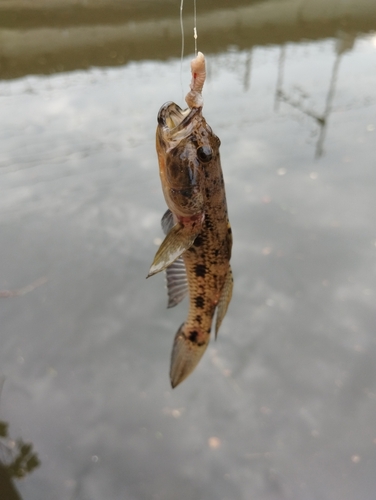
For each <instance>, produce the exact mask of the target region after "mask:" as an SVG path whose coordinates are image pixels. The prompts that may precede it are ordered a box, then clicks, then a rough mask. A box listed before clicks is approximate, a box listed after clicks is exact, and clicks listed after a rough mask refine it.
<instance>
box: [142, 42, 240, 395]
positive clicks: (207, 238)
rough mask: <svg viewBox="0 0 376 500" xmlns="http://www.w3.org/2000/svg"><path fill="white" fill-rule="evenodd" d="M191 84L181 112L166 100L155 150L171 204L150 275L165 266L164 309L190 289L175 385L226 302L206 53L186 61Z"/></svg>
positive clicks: (228, 239)
mask: <svg viewBox="0 0 376 500" xmlns="http://www.w3.org/2000/svg"><path fill="white" fill-rule="evenodd" d="M191 70H192V81H191V90H190V92H189V93H188V94H187V96H186V98H185V100H186V102H187V104H188V108H187V109H186V110H184V111H183V110H182V109H181V108H180V107H179V106H178V105H177V104H175V103H173V102H168V103H166V104H164V105H163V106H162V107H161V109H160V110H159V113H158V127H157V138H156V146H157V154H158V162H159V174H160V178H161V183H162V189H163V194H164V197H165V200H166V203H167V206H168V210H167V212H166V213H165V214H164V216H163V218H162V228H163V230H164V233H165V234H166V237H165V239H164V241H163V242H162V244H161V246H160V247H159V249H158V251H157V253H156V255H155V258H154V261H153V264H152V265H151V267H150V271H149V274H148V277H149V276H153V275H154V274H156V273H158V272H160V271H163V270H166V275H167V288H168V307H173V306H175V305H176V304H178V303H179V302H180V301H181V300H182V299H183V298H184V296H185V295H186V294H187V293H188V292H189V313H188V318H187V320H186V321H185V323H183V324H182V325H181V326H180V328H179V330H178V331H177V333H176V336H175V340H174V345H173V349H172V354H171V367H170V379H171V385H172V387H176V386H177V385H178V384H180V382H182V381H183V380H184V379H185V378H186V377H187V376H188V375H189V374H190V373H191V372H192V371H193V370H194V369H195V367H196V365H197V364H198V362H199V361H200V359H201V357H202V355H203V354H204V352H205V350H206V348H207V346H208V344H209V340H210V332H211V327H212V322H213V317H214V313H215V311H217V316H216V322H215V336H217V333H218V330H219V327H220V325H221V323H222V320H223V318H224V316H225V314H226V311H227V307H228V305H229V303H230V300H231V295H232V288H233V278H232V272H231V267H230V258H231V247H232V234H231V226H230V223H229V220H228V215H227V205H226V194H225V186H224V182H223V175H222V168H221V163H220V156H219V146H220V143H221V141H220V140H219V138H218V137H217V136H216V135H215V134H214V133H213V131H212V129H211V128H210V126H209V125H208V124H207V123H206V121H205V118H204V117H203V116H202V106H203V100H202V94H201V93H202V88H203V85H204V82H205V76H206V72H205V57H204V55H203V54H202V53H201V52H199V53H198V55H197V57H196V58H195V59H194V60H193V61H192V62H191Z"/></svg>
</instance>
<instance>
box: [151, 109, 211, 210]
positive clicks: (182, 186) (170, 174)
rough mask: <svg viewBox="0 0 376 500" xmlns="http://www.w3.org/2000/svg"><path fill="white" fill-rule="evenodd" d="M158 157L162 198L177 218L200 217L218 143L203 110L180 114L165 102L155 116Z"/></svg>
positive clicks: (184, 111)
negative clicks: (156, 118)
mask: <svg viewBox="0 0 376 500" xmlns="http://www.w3.org/2000/svg"><path fill="white" fill-rule="evenodd" d="M156 142H157V153H158V161H159V173H160V177H161V182H162V189H163V194H164V197H165V200H166V203H167V206H168V207H169V209H170V210H171V211H172V212H173V213H174V214H175V215H176V216H177V217H192V216H196V215H199V214H202V213H203V211H204V203H205V177H206V176H207V172H208V171H209V170H210V165H211V164H212V163H213V162H215V161H216V160H217V158H218V157H219V145H220V140H219V139H218V137H217V136H216V135H215V134H214V133H213V131H212V129H211V127H210V126H209V125H208V124H207V123H206V120H205V118H204V117H203V116H202V108H192V109H190V108H188V109H186V110H182V109H181V108H180V107H179V106H178V105H177V104H175V103H173V102H168V103H166V104H164V105H163V106H162V107H161V109H160V110H159V113H158V127H157V141H156Z"/></svg>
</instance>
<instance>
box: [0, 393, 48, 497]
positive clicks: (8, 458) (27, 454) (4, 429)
mask: <svg viewBox="0 0 376 500" xmlns="http://www.w3.org/2000/svg"><path fill="white" fill-rule="evenodd" d="M0 389H1V388H0ZM39 465H40V460H39V458H38V455H37V454H36V453H35V452H34V451H33V445H32V443H25V442H24V441H23V440H22V439H17V440H15V441H14V440H12V439H11V438H10V437H9V434H8V423H7V422H4V421H2V420H0V498H2V499H4V500H21V497H20V495H19V493H18V492H17V490H16V488H15V487H14V485H13V479H21V478H23V477H25V476H26V475H27V474H30V472H32V471H33V470H34V469H35V468H37V467H39Z"/></svg>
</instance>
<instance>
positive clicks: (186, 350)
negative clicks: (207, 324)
mask: <svg viewBox="0 0 376 500" xmlns="http://www.w3.org/2000/svg"><path fill="white" fill-rule="evenodd" d="M209 338H210V337H209V335H207V336H206V339H205V340H204V341H202V335H199V333H198V332H196V331H194V332H190V334H187V333H186V332H185V323H183V324H182V325H181V326H180V328H179V330H178V331H177V332H176V335H175V340H174V345H173V347H172V353H171V366H170V380H171V386H172V388H173V389H174V388H175V387H176V386H177V385H179V384H180V382H183V380H184V379H186V378H187V377H188V375H190V374H191V373H192V372H193V370H194V369H195V368H196V366H197V364H198V362H199V361H200V359H201V357H202V355H203V354H204V352H205V350H206V348H207V346H208V343H209ZM199 340H200V341H199Z"/></svg>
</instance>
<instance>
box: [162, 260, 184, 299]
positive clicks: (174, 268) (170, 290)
mask: <svg viewBox="0 0 376 500" xmlns="http://www.w3.org/2000/svg"><path fill="white" fill-rule="evenodd" d="M166 281H167V294H168V305H167V307H174V306H176V304H179V302H181V301H182V300H183V299H184V297H185V296H186V295H187V293H188V279H187V272H186V269H185V264H184V260H183V257H179V258H178V259H176V260H175V262H173V263H172V264H171V266H169V267H168V268H167V269H166Z"/></svg>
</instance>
